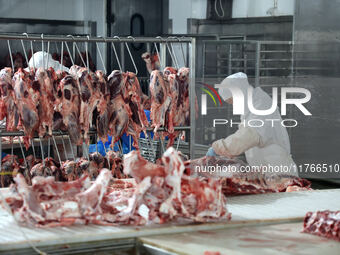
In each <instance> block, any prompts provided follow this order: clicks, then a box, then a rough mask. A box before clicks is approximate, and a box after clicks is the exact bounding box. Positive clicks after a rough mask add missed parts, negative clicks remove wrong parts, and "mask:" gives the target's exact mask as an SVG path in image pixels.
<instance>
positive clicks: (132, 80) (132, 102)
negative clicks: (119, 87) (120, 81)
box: [123, 72, 149, 149]
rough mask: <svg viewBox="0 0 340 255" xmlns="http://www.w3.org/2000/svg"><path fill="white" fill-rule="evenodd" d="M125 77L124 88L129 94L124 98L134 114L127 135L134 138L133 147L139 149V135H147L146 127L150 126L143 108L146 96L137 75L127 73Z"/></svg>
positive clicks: (124, 95)
mask: <svg viewBox="0 0 340 255" xmlns="http://www.w3.org/2000/svg"><path fill="white" fill-rule="evenodd" d="M123 76H124V86H125V88H126V90H127V91H126V92H127V93H123V97H124V101H125V103H127V104H128V105H129V107H130V109H131V112H132V116H131V118H130V119H129V126H128V130H127V133H128V134H129V135H131V136H132V138H133V146H134V147H135V148H137V149H138V148H139V146H138V139H139V135H140V133H141V132H144V133H145V134H146V127H147V126H148V125H149V123H148V119H147V117H146V115H145V112H144V106H143V96H144V94H143V92H142V90H141V88H140V85H139V82H138V79H137V76H136V74H134V73H131V72H127V73H124V74H123Z"/></svg>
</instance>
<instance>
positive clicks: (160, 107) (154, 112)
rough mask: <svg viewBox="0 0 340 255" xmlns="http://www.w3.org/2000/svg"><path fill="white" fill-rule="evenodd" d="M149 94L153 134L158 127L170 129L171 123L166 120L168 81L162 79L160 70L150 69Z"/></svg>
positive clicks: (168, 108) (169, 103)
mask: <svg viewBox="0 0 340 255" xmlns="http://www.w3.org/2000/svg"><path fill="white" fill-rule="evenodd" d="M150 94H151V114H150V118H151V120H152V127H153V128H154V133H155V136H157V130H158V129H159V128H160V127H165V128H167V129H168V130H172V128H173V127H172V126H171V125H172V123H171V122H168V115H169V110H170V105H171V102H172V98H171V95H170V88H169V82H168V81H167V80H166V79H164V76H163V74H162V72H160V71H158V70H155V71H152V73H151V76H150Z"/></svg>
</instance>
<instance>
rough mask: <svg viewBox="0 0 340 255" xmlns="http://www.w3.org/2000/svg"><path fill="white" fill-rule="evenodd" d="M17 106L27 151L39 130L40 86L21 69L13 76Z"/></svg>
mask: <svg viewBox="0 0 340 255" xmlns="http://www.w3.org/2000/svg"><path fill="white" fill-rule="evenodd" d="M13 83H14V94H15V104H16V105H17V107H18V112H19V118H20V121H21V123H22V127H23V129H24V133H25V137H24V143H25V147H26V149H28V148H29V146H30V139H32V138H33V136H34V132H35V131H37V130H38V129H39V123H40V122H39V112H38V107H39V102H40V92H39V90H40V84H39V83H36V82H34V81H33V77H31V76H30V74H29V73H28V72H26V71H24V70H23V69H21V68H20V69H19V70H18V71H17V72H16V73H15V74H14V76H13Z"/></svg>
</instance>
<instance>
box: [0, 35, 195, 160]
mask: <svg viewBox="0 0 340 255" xmlns="http://www.w3.org/2000/svg"><path fill="white" fill-rule="evenodd" d="M2 40H7V44H8V47H9V52H10V54H11V48H10V45H11V42H12V41H15V40H20V41H21V42H22V45H23V41H29V42H41V43H42V45H43V44H44V43H45V42H47V43H49V42H60V43H62V44H65V45H66V46H67V49H68V50H69V48H68V45H67V43H72V44H73V46H76V47H77V45H76V43H77V42H83V43H85V44H86V48H88V45H87V44H88V43H95V44H96V46H97V49H98V45H97V44H99V43H101V44H104V45H106V46H108V45H109V44H111V45H112V49H113V50H114V52H115V56H116V58H118V56H117V52H116V50H115V48H114V45H115V44H120V45H123V47H124V45H125V47H126V48H127V50H128V52H129V54H130V56H131V53H130V50H129V48H128V43H153V44H155V46H156V44H159V48H160V50H159V54H160V56H161V57H160V62H161V67H165V65H166V63H167V59H166V58H167V50H168V51H169V55H170V57H171V60H172V61H171V62H173V63H174V64H176V62H177V60H176V59H174V58H173V57H174V56H173V55H172V53H174V52H171V51H170V47H169V44H170V45H171V44H180V45H182V44H186V45H187V46H188V49H189V54H187V58H189V61H186V63H188V67H189V68H190V91H189V93H190V111H191V112H190V119H191V122H190V126H187V127H175V130H176V131H188V132H190V141H194V137H195V128H194V127H195V107H194V106H195V50H196V47H195V43H196V41H195V38H192V37H177V36H169V37H166V38H163V37H161V36H158V37H132V36H128V37H119V36H114V37H90V36H72V35H67V36H66V35H65V36H49V35H43V34H41V35H28V34H0V41H2ZM31 45H32V44H31ZM23 47H24V46H23ZM31 47H32V46H31ZM43 47H44V46H42V50H43ZM109 47H110V45H109ZM73 51H75V47H73ZM78 51H79V49H78ZM131 58H132V56H131ZM101 61H102V62H103V66H104V68H105V66H107V65H106V64H105V63H104V61H103V59H102V57H101ZM132 62H133V59H132ZM133 64H134V63H133ZM87 66H88V65H87ZM134 67H135V69H136V70H135V71H136V73H138V69H137V67H136V66H135V64H134ZM120 69H121V66H120ZM147 131H152V129H151V128H148V129H147ZM159 131H160V132H163V131H166V130H165V129H164V128H160V129H159ZM90 134H92V135H94V134H96V130H91V132H90ZM23 135H24V133H23V132H22V131H15V132H11V131H6V130H0V137H4V136H10V137H14V136H23ZM54 135H55V136H58V135H67V132H62V131H59V130H56V131H53V136H54ZM193 144H194V143H191V142H190V155H193V154H194V147H193Z"/></svg>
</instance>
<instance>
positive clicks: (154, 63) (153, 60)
mask: <svg viewBox="0 0 340 255" xmlns="http://www.w3.org/2000/svg"><path fill="white" fill-rule="evenodd" d="M142 59H143V60H144V61H145V63H146V69H147V70H148V72H149V74H151V72H152V71H154V70H159V68H160V63H159V58H158V55H157V54H150V53H149V52H145V53H143V54H142Z"/></svg>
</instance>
